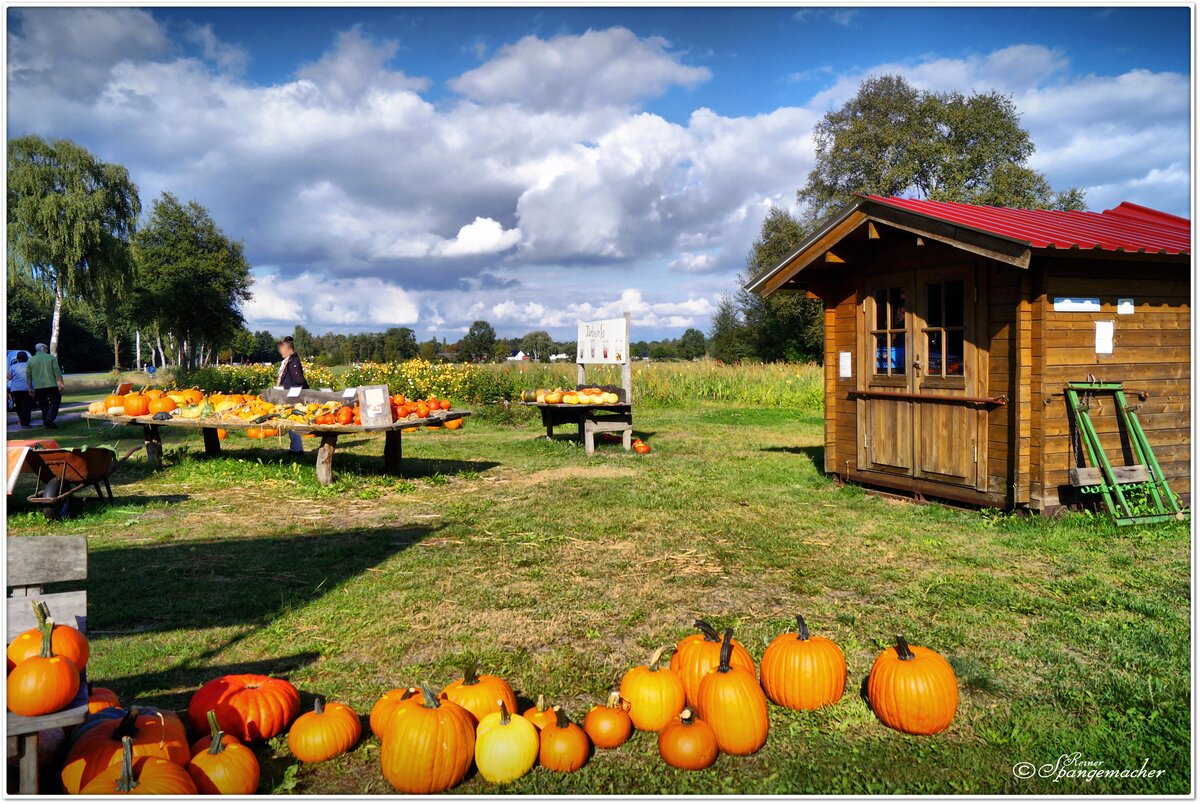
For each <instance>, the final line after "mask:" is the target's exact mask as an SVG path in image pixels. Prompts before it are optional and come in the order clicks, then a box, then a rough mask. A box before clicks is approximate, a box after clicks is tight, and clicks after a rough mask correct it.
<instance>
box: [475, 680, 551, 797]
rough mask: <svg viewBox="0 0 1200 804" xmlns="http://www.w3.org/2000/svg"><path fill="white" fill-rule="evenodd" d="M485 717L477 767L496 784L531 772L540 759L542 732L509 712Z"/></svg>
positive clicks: (480, 730)
mask: <svg viewBox="0 0 1200 804" xmlns="http://www.w3.org/2000/svg"><path fill="white" fill-rule="evenodd" d="M497 703H498V704H499V705H500V711H499V712H492V713H491V714H490V715H485V716H484V718H483V720H480V721H479V727H478V728H477V729H476V730H475V767H477V768H478V769H479V773H480V774H481V775H482V776H483V778H485V779H487V780H488V781H489V782H491V783H492V784H508V783H509V782H513V781H516V780H517V779H520V778H521V777H522V776H524V775H525V774H526V773H528V772H529V770H530V768H532V767H533V763H534V762H535V761H536V760H537V757H538V747H539V744H540V743H539V740H538V731H537V729H536V728H534V725H533V724H532V723H530V722H529V721H528V720H526V719H525V718H524V717H522V716H521V715H514V714H512V713H510V712H509V711H508V705H507V704H505V703H504V701H503V700H500V701H498V702H497Z"/></svg>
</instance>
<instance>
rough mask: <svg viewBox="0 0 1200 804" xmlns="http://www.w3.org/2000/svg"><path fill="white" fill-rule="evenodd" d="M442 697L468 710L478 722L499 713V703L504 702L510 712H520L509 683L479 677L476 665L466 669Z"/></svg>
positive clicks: (495, 677) (495, 678) (494, 677)
mask: <svg viewBox="0 0 1200 804" xmlns="http://www.w3.org/2000/svg"><path fill="white" fill-rule="evenodd" d="M441 697H442V698H445V699H447V700H450V701H454V702H455V703H456V704H458V705H459V706H461V707H462V708H463V709H466V710H467V711H468V712H470V713H471V714H472V715H474V716H475V721H476V722H479V721H480V720H483V718H484V716H485V715H490V714H491V713H492V712H499V711H500V704H499V701H504V704H505V706H507V708H508V711H510V712H516V711H518V710H517V696H516V695H515V694H514V693H513V690H512V687H510V686H509V685H508V682H507V681H505V680H504V679H502V678H500V676H491V675H487V674H486V673H485V674H484V675H479V671H478V669H477V668H476V667H475V666H474V665H468V666H467V667H465V668H464V669H463V677H462V678H460V679H459V680H458V681H452V682H450V683H449V684H447V685H446V688H445V689H444V690H442V694H441Z"/></svg>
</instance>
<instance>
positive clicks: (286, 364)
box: [275, 335, 308, 452]
mask: <svg viewBox="0 0 1200 804" xmlns="http://www.w3.org/2000/svg"><path fill="white" fill-rule="evenodd" d="M279 356H280V357H282V358H283V361H282V362H281V363H280V364H279V379H278V380H277V381H276V383H275V384H276V385H279V386H282V387H283V388H307V387H308V381H307V380H305V379H304V366H302V365H301V364H300V356H299V355H298V354H296V344H295V342H294V341H293V340H292V336H291V335H288V336H287V337H286V338H284V339H283V340H281V341H280V342H279ZM288 439H289V441H290V442H291V451H292V452H304V440H303V439H302V438H301V436H300V434H299V433H297V432H296V431H294V430H288Z"/></svg>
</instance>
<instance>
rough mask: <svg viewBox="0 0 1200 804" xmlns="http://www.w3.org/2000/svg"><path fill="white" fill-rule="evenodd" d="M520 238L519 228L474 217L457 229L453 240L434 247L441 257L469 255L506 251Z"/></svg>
mask: <svg viewBox="0 0 1200 804" xmlns="http://www.w3.org/2000/svg"><path fill="white" fill-rule="evenodd" d="M520 240H521V230H520V229H505V228H504V227H503V226H501V225H500V224H499V223H498V222H496V221H494V220H492V219H491V218H476V219H475V220H474V222H473V223H468V224H467V225H466V226H464V227H463V228H461V229H459V230H458V234H457V235H455V237H454V239H453V240H445V241H443V242H441V243H439V244H438V245H437V246H436V247H435V248H434V253H435V254H438V255H440V256H443V257H469V256H476V255H479V254H497V253H499V252H501V251H507V250H508V249H510V248H512V247H513V246H515V245H516V244H517V243H519V242H520Z"/></svg>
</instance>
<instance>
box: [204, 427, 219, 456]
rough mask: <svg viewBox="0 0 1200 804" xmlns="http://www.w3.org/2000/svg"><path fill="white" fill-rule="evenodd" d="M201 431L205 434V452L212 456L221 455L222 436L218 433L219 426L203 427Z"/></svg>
mask: <svg viewBox="0 0 1200 804" xmlns="http://www.w3.org/2000/svg"><path fill="white" fill-rule="evenodd" d="M200 432H201V433H202V434H203V435H204V454H205V455H207V456H208V457H210V458H217V457H220V455H221V437H220V436H218V435H217V428H215V427H202V428H200Z"/></svg>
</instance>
